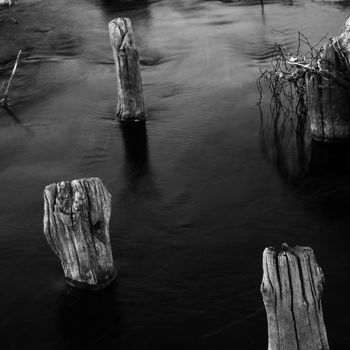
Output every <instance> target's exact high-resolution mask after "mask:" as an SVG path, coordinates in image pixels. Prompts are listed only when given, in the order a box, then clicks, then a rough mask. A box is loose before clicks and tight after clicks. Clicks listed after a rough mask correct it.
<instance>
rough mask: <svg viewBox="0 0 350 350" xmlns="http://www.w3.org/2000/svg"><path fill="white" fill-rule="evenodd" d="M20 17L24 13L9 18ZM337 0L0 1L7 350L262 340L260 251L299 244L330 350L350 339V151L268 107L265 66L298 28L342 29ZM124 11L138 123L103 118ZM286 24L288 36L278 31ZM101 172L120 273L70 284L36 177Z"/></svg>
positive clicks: (255, 344)
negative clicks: (263, 99) (114, 35)
mask: <svg viewBox="0 0 350 350" xmlns="http://www.w3.org/2000/svg"><path fill="white" fill-rule="evenodd" d="M5 11H7V12H6V13H7V14H10V15H11V16H15V17H16V19H17V21H18V22H19V23H18V24H15V23H14V21H13V20H11V19H10V18H4V17H2V14H4V13H5ZM349 12H350V3H349V2H348V1H337V2H326V1H324V2H321V1H311V0H305V1H269V2H268V3H265V4H264V5H263V6H262V4H261V2H260V1H244V0H242V1H232V2H231V1H222V2H220V1H191V0H187V1H185V0H182V1H180V0H172V1H170V0H169V1H166V0H163V1H107V0H104V1H103V0H100V1H99V0H95V1H94V0H86V1H83V0H77V1H66V0H63V1H54V0H45V1H40V0H39V1H38V0H37V1H34V0H32V1H29V0H28V1H20V2H19V3H18V6H17V7H15V8H12V9H10V10H9V11H8V10H1V12H0V33H1V35H0V60H1V64H2V68H1V70H0V80H2V79H5V78H7V77H8V74H9V72H10V69H11V67H12V64H13V59H14V58H15V56H16V54H17V50H18V49H20V48H21V49H23V56H22V60H21V63H20V65H19V68H18V72H17V74H16V77H15V80H14V85H13V89H12V93H11V97H12V104H13V113H12V114H11V115H10V114H8V113H6V112H5V111H3V110H2V111H0V182H1V202H0V223H1V235H0V266H1V267H0V286H1V287H0V310H1V318H0V332H1V338H0V339H1V340H0V341H1V344H2V345H1V348H3V349H21V348H22V347H25V348H27V349H139V348H142V349H148V348H152V349H154V348H159V349H172V348H174V349H177V348H184V349H187V348H200V349H214V348H216V349H263V348H266V347H267V325H266V320H265V310H264V308H263V304H262V300H261V296H260V292H259V286H260V281H261V277H262V271H261V253H262V250H263V248H264V247H265V246H270V245H275V246H280V244H281V243H283V242H288V243H289V244H291V245H293V244H299V245H310V246H312V247H313V248H314V249H315V251H316V254H317V257H318V261H319V263H320V265H321V266H322V267H323V269H324V271H325V274H326V288H325V293H324V297H323V305H324V313H325V320H326V326H327V330H328V334H329V339H330V344H331V347H332V348H333V349H348V348H349V346H350V335H349V333H348V328H349V325H350V323H349V317H348V314H349V312H350V300H349V298H348V296H349V295H350V280H349V276H350V256H349V243H350V235H349V225H350V217H349V205H350V181H349V175H350V148H349V146H341V145H328V146H325V145H320V144H318V143H315V142H311V141H310V138H309V136H308V135H306V136H305V137H304V138H300V137H297V136H296V135H295V133H294V132H293V128H290V127H289V126H288V127H285V126H281V125H279V124H278V123H277V124H276V123H275V122H274V121H273V120H271V118H270V116H269V112H268V107H267V106H266V105H263V107H262V109H263V110H262V115H261V113H260V111H259V109H258V107H257V105H256V102H257V100H258V94H257V90H256V86H255V79H256V77H257V76H258V68H259V67H260V66H267V65H268V63H269V60H270V56H271V52H272V51H271V45H272V44H273V43H274V42H275V41H284V42H285V44H286V45H287V47H289V48H290V49H293V47H295V45H296V41H295V39H294V36H295V35H296V33H297V31H298V30H301V31H302V32H303V33H304V34H306V35H307V36H308V37H309V38H310V39H311V40H312V41H314V42H317V41H318V40H319V39H320V38H321V37H322V36H323V35H325V34H326V33H327V32H328V33H329V34H331V35H334V34H337V32H338V30H339V29H340V27H341V25H342V23H344V21H345V19H346V17H347V15H348V14H349ZM118 16H120V17H122V16H124V17H126V16H127V17H130V18H131V20H132V22H133V26H134V31H135V35H136V40H137V44H138V46H139V49H140V54H141V56H142V63H143V65H142V77H143V81H144V90H145V103H146V105H147V108H148V110H147V112H148V122H147V127H146V129H144V130H138V131H137V133H134V132H130V131H129V130H124V131H122V130H121V129H120V128H119V126H118V125H117V124H116V122H115V121H114V119H113V113H114V109H115V106H116V101H115V96H116V80H115V77H114V66H113V59H112V54H111V49H110V46H109V39H108V34H107V31H106V28H107V23H108V21H109V20H111V19H112V18H114V17H118ZM281 32H284V33H286V34H282V33H281ZM86 176H99V177H101V178H102V180H103V182H104V183H105V185H106V186H107V188H108V189H109V191H110V192H111V193H112V195H113V211H112V220H111V239H112V244H113V252H114V255H115V258H116V260H117V266H118V280H117V283H116V284H114V285H113V286H111V287H110V288H109V289H107V290H105V291H103V292H100V293H96V294H84V293H79V292H77V291H73V290H70V289H68V288H67V287H66V286H65V284H64V279H63V273H62V270H61V267H60V265H59V261H58V259H57V258H56V257H55V256H54V254H53V253H52V252H51V251H50V249H49V247H48V245H47V243H46V241H45V238H44V235H43V233H42V216H43V200H42V190H43V188H44V186H45V185H47V184H50V183H52V182H57V181H59V180H65V179H67V180H68V179H75V178H80V177H86Z"/></svg>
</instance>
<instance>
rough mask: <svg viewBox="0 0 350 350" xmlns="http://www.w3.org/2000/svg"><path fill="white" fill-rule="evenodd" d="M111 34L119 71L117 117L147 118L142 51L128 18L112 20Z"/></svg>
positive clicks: (138, 120)
mask: <svg viewBox="0 0 350 350" xmlns="http://www.w3.org/2000/svg"><path fill="white" fill-rule="evenodd" d="M109 37H110V40H111V45H112V49H113V55H114V61H115V66H116V73H117V89H118V104H117V113H116V116H117V119H118V120H119V121H120V122H123V123H125V122H131V123H134V122H143V121H145V117H146V113H145V105H144V101H143V88H142V79H141V70H140V63H139V54H138V51H137V47H136V45H135V40H134V35H133V31H132V27H131V21H130V19H129V18H116V19H114V20H112V21H111V22H109Z"/></svg>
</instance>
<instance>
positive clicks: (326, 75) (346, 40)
mask: <svg viewBox="0 0 350 350" xmlns="http://www.w3.org/2000/svg"><path fill="white" fill-rule="evenodd" d="M306 84H307V98H308V109H309V115H310V121H311V133H312V136H313V138H314V139H316V140H320V141H325V142H344V141H346V142H348V141H350V17H349V18H348V20H347V21H346V24H345V27H344V29H343V31H342V33H341V34H340V35H339V36H338V37H335V38H332V39H331V40H330V41H329V42H328V43H327V44H325V46H324V48H323V54H322V56H321V58H320V60H319V64H318V71H310V72H308V73H307V75H306Z"/></svg>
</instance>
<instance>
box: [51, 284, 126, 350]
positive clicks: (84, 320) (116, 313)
mask: <svg viewBox="0 0 350 350" xmlns="http://www.w3.org/2000/svg"><path fill="white" fill-rule="evenodd" d="M117 295H118V293H117V287H116V283H113V284H112V285H110V286H109V287H108V288H106V289H104V290H101V291H98V292H93V293H92V292H91V291H82V290H78V289H74V288H72V287H69V286H67V287H66V290H65V291H64V293H63V294H62V295H61V296H60V297H59V299H58V310H57V313H58V323H59V327H60V331H61V342H62V343H63V344H61V346H62V345H63V348H64V349H74V350H76V349H94V348H100V349H106V348H107V346H111V344H113V339H115V338H116V336H117V332H118V329H117V327H118V324H119V323H120V319H121V317H122V316H121V312H120V310H118V302H117V300H116V296H117Z"/></svg>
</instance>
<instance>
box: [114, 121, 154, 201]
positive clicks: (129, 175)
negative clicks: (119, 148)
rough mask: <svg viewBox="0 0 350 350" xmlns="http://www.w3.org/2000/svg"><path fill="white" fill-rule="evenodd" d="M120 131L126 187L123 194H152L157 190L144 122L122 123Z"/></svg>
mask: <svg viewBox="0 0 350 350" xmlns="http://www.w3.org/2000/svg"><path fill="white" fill-rule="evenodd" d="M121 133H122V138H123V143H124V167H123V173H124V177H125V180H126V189H127V191H126V193H125V196H127V195H128V194H129V193H130V192H131V193H133V194H143V195H146V196H154V195H155V194H156V193H157V191H156V189H155V183H154V180H153V175H152V170H151V167H150V162H149V154H148V138H147V128H146V124H145V123H139V124H135V125H132V124H131V125H123V126H121Z"/></svg>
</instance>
